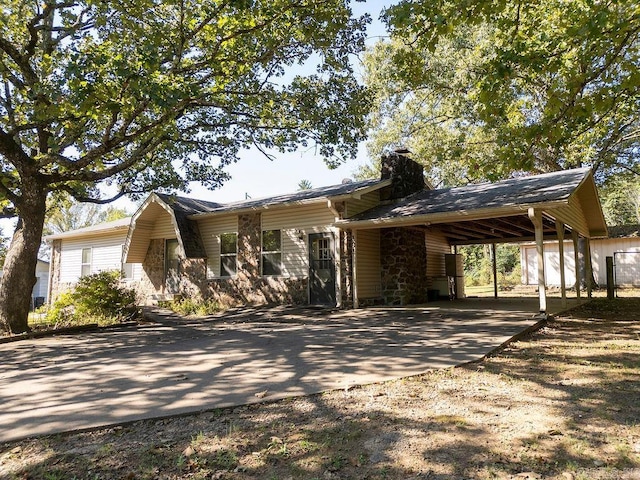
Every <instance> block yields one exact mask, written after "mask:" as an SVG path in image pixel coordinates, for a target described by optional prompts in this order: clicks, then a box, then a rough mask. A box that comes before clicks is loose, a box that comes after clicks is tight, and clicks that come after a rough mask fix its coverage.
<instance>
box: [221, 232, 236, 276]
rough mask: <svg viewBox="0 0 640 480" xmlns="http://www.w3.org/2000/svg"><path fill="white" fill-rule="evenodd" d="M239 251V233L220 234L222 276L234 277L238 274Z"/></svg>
mask: <svg viewBox="0 0 640 480" xmlns="http://www.w3.org/2000/svg"><path fill="white" fill-rule="evenodd" d="M237 253H238V234H237V233H223V234H221V235H220V276H221V277H232V276H233V275H235V274H236V258H237Z"/></svg>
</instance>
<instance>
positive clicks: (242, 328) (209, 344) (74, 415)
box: [0, 299, 538, 442]
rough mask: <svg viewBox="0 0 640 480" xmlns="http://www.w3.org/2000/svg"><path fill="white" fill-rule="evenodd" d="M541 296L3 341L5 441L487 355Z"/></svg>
mask: <svg viewBox="0 0 640 480" xmlns="http://www.w3.org/2000/svg"><path fill="white" fill-rule="evenodd" d="M535 311H536V301H535V300H534V301H525V300H507V299H504V300H501V302H500V303H497V304H495V303H492V302H490V303H488V304H486V303H483V302H480V301H475V302H474V301H463V302H460V303H455V302H454V303H449V302H443V303H435V304H432V303H430V304H427V305H423V306H417V307H409V308H393V309H390V308H375V309H363V310H351V311H339V312H323V311H317V310H312V309H293V308H273V309H255V310H242V311H237V312H229V313H227V314H225V315H221V316H216V317H208V318H206V319H199V320H190V319H182V318H180V317H176V316H172V315H168V314H162V313H161V312H157V313H158V314H157V315H156V316H155V321H154V322H152V323H149V324H147V325H141V326H138V327H127V328H119V329H112V330H105V331H100V332H95V333H83V334H76V335H60V336H54V337H47V338H40V339H32V340H23V341H19V342H13V343H6V344H2V345H0V358H2V370H1V372H0V442H4V441H7V440H12V439H18V438H22V437H27V436H32V435H41V434H49V433H54V432H62V431H68V430H75V429H87V428H93V427H97V426H104V425H110V424H116V423H121V422H128V421H132V420H138V419H144V418H153V417H163V416H169V415H175V414H180V413H186V412H196V411H200V410H205V409H211V408H218V407H225V406H232V405H242V404H247V403H255V402H259V401H263V400H273V399H277V398H283V397H290V396H296V395H306V394H310V393H316V392H321V391H326V390H330V389H336V388H345V387H348V386H352V385H356V384H366V383H372V382H379V381H383V380H388V379H392V378H398V377H405V376H410V375H416V374H420V373H423V372H425V371H427V370H429V369H434V368H444V367H450V366H454V365H459V364H461V363H465V362H469V361H473V360H477V359H480V358H481V357H483V356H484V355H485V354H487V353H488V352H490V351H491V350H492V349H494V348H495V347H497V346H499V345H501V344H502V343H503V342H505V341H507V340H509V339H510V338H511V337H512V336H514V335H516V334H518V333H519V332H521V331H522V330H524V329H526V328H527V327H530V326H531V325H533V324H535V323H536V322H537V320H538V319H536V318H534V316H533V313H534V312H535Z"/></svg>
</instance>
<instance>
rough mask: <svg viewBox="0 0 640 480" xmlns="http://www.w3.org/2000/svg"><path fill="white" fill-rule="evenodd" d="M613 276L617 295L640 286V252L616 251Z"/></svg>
mask: <svg viewBox="0 0 640 480" xmlns="http://www.w3.org/2000/svg"><path fill="white" fill-rule="evenodd" d="M613 278H614V285H615V289H616V296H620V294H623V293H624V292H625V291H628V290H634V289H635V290H637V289H638V288H639V287H640V252H615V253H614V254H613Z"/></svg>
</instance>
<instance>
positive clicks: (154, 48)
mask: <svg viewBox="0 0 640 480" xmlns="http://www.w3.org/2000/svg"><path fill="white" fill-rule="evenodd" d="M1 13H2V16H1V17H0V38H1V39H2V40H1V41H0V61H1V62H2V67H3V68H2V69H0V77H1V78H2V80H3V82H4V84H5V86H6V88H4V90H3V91H2V92H0V114H1V115H0V133H1V134H0V159H1V160H2V162H3V163H4V168H3V169H2V172H1V173H2V177H3V179H4V180H3V182H2V187H1V189H2V191H3V193H4V194H5V195H4V196H6V197H7V198H8V199H9V200H13V199H16V200H17V199H18V197H19V195H20V189H21V186H22V185H23V184H24V182H26V181H27V179H26V178H25V177H24V173H26V172H22V173H23V176H20V175H19V173H20V166H21V165H25V164H27V163H29V164H34V166H35V169H34V171H32V172H29V174H30V175H32V176H35V177H36V178H37V179H38V180H40V181H41V182H45V183H46V185H47V187H48V189H50V190H52V191H58V190H61V191H67V192H69V193H71V194H72V195H74V196H75V197H76V198H79V199H82V198H85V197H87V196H90V195H91V194H93V193H97V192H96V190H95V188H94V186H95V184H96V183H98V182H101V181H107V180H108V182H109V184H110V185H113V186H117V187H118V190H119V193H118V195H121V194H124V193H129V194H134V195H136V194H138V195H139V194H144V193H146V192H148V191H150V190H154V189H157V188H161V187H164V188H187V186H188V182H189V181H199V182H202V183H203V184H205V185H207V186H209V187H216V186H218V185H220V183H221V182H222V181H224V179H225V178H226V174H225V173H224V171H223V167H224V166H225V165H227V164H229V163H230V162H233V161H236V160H237V153H238V151H239V150H240V149H242V148H244V147H246V146H250V145H255V146H258V147H259V148H265V149H268V148H276V149H278V150H280V151H288V150H293V149H295V148H296V147H297V146H298V144H300V143H302V144H305V143H307V142H311V143H315V144H317V145H318V148H319V151H320V153H321V154H322V155H324V156H325V158H326V159H327V162H328V163H329V164H330V165H335V164H336V163H339V162H340V161H341V159H343V158H345V157H348V156H355V148H356V144H357V142H358V140H360V139H361V138H362V133H363V132H362V125H363V123H362V115H363V113H364V108H363V106H364V105H366V101H365V97H364V96H363V89H362V87H360V86H359V85H358V84H357V82H356V81H355V78H354V77H353V75H352V73H351V68H350V66H349V55H350V54H351V53H354V52H357V51H358V50H359V49H361V48H362V45H363V43H362V42H363V27H364V24H365V22H366V21H367V19H366V18H365V19H358V20H352V19H351V18H350V14H351V10H350V9H349V7H348V5H347V4H346V2H343V1H338V0H335V1H329V2H307V1H304V2H293V1H291V0H277V1H273V2H259V3H254V2H219V1H217V0H204V1H198V2H191V1H187V2H175V1H168V2H162V3H158V2H153V1H151V0H141V1H137V2H135V3H130V2H129V3H124V4H123V3H119V2H93V1H90V0H89V1H76V2H62V3H59V2H58V3H54V2H49V1H45V2H24V1H22V0H11V1H9V2H8V4H7V3H5V5H4V6H3V9H2V11H1ZM314 53H317V54H319V58H320V59H321V61H320V65H319V66H318V69H317V72H316V73H315V74H312V75H309V76H306V77H301V76H296V77H293V78H291V80H290V81H289V82H288V83H287V82H286V80H287V79H288V78H287V77H285V73H287V69H288V68H289V67H292V66H294V65H299V64H302V63H304V62H306V61H307V60H309V58H310V57H311V55H312V54H314ZM18 203H19V202H18ZM18 206H19V205H16V207H18ZM18 210H19V208H18Z"/></svg>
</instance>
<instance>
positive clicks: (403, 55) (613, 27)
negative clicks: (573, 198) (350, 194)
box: [365, 0, 640, 185]
mask: <svg viewBox="0 0 640 480" xmlns="http://www.w3.org/2000/svg"><path fill="white" fill-rule="evenodd" d="M384 18H385V20H386V22H387V24H388V26H389V29H390V35H391V40H390V41H386V42H381V43H379V44H377V45H376V46H375V47H373V48H372V49H371V50H370V52H368V54H367V55H366V58H365V67H366V83H367V85H368V86H369V87H370V88H371V89H372V91H373V94H372V97H373V101H374V112H373V114H372V116H371V126H372V135H371V141H370V143H369V148H370V150H371V151H372V152H374V153H375V154H376V156H375V157H373V158H376V157H377V156H378V155H377V153H379V152H381V151H384V150H385V149H391V148H394V147H396V146H399V145H402V146H406V147H407V148H409V149H410V150H411V151H412V152H414V154H415V158H418V159H421V160H424V161H425V162H427V167H428V169H427V170H428V172H427V173H428V174H429V175H430V176H431V180H432V182H433V183H434V184H435V185H439V184H456V183H466V182H468V181H470V180H474V179H489V180H492V179H497V178H502V177H506V176H510V175H512V174H513V173H514V172H519V171H524V172H546V171H553V170H560V169H566V168H571V167H579V166H583V165H585V166H586V165H589V166H592V167H593V168H594V170H595V171H596V172H597V173H598V174H599V175H600V176H599V181H601V180H602V179H603V177H607V176H610V175H612V174H617V173H619V172H623V171H633V172H636V173H640V167H639V160H640V158H639V156H638V151H640V116H638V111H639V110H640V73H639V72H640V10H639V9H638V4H637V2H633V1H631V2H629V1H623V0H613V1H608V2H593V1H590V0H546V1H543V2H522V1H519V0H506V1H500V2H480V1H476V2H460V1H458V0H442V1H437V2H434V1H431V0H417V1H401V2H398V3H397V4H396V5H394V6H392V7H390V8H389V9H388V10H387V11H386V12H385V14H384Z"/></svg>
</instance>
